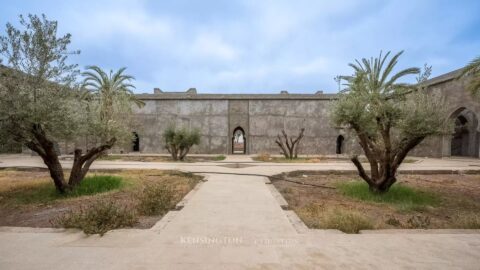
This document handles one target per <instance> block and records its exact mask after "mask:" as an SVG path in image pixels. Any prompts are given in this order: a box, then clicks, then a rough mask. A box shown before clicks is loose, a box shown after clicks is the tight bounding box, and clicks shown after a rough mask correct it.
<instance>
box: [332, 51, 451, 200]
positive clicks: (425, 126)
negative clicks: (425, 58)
mask: <svg viewBox="0 0 480 270" xmlns="http://www.w3.org/2000/svg"><path fill="white" fill-rule="evenodd" d="M401 54H402V52H400V53H397V54H396V55H394V56H393V57H391V58H390V59H389V55H390V53H387V54H386V55H382V53H380V56H379V57H378V58H370V59H365V58H363V59H362V60H361V61H358V60H356V61H355V63H351V64H350V66H351V67H352V68H353V71H354V74H353V75H352V76H343V77H342V79H343V80H345V81H346V89H345V90H343V91H342V92H341V93H340V98H339V100H338V101H337V102H335V104H334V106H333V107H332V113H331V117H332V120H333V122H334V124H335V125H336V126H339V127H345V128H348V129H352V130H353V131H354V132H355V134H356V135H357V138H358V141H359V143H360V146H361V147H362V149H363V150H364V153H365V155H366V157H367V159H368V161H369V164H370V169H371V171H370V175H368V174H367V173H366V172H365V170H364V169H363V166H362V164H361V163H360V162H359V161H358V158H357V157H356V156H355V157H353V158H352V161H353V162H354V164H355V165H356V167H357V169H358V170H359V174H360V176H361V177H362V178H363V179H364V180H365V181H366V182H367V183H368V184H369V185H370V188H371V190H373V191H378V192H385V191H388V189H389V188H390V186H391V185H392V184H393V183H395V181H396V178H395V175H396V171H397V169H398V166H400V164H401V163H402V162H403V160H404V158H405V157H406V155H407V154H408V153H409V151H411V150H412V149H413V148H414V147H415V146H416V145H418V144H419V143H420V142H422V141H423V139H424V138H426V137H427V136H431V135H438V134H444V133H448V132H449V131H450V129H451V125H450V124H449V123H448V121H447V120H446V119H447V111H446V108H447V106H446V104H445V102H444V101H443V99H442V98H440V97H438V96H436V95H432V94H430V95H429V94H428V93H427V89H426V88H425V87H424V85H423V83H424V81H425V80H426V78H427V77H428V75H429V73H430V67H426V71H425V72H424V73H422V74H421V72H420V69H418V68H407V69H404V70H402V71H400V72H397V73H394V72H393V70H394V67H395V65H396V64H397V62H398V58H399V57H400V55H401ZM412 74H420V75H419V76H418V77H417V84H407V83H403V82H398V80H399V79H401V78H403V77H404V76H407V75H412Z"/></svg>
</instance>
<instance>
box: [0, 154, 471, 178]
mask: <svg viewBox="0 0 480 270" xmlns="http://www.w3.org/2000/svg"><path fill="white" fill-rule="evenodd" d="M62 164H63V165H64V166H65V168H70V167H71V165H72V162H71V161H62ZM1 167H42V168H45V167H46V166H45V164H43V162H42V160H41V159H40V158H39V157H34V156H29V155H0V168H1ZM91 168H92V169H159V170H183V171H189V172H211V173H238V174H253V175H255V174H260V175H275V174H278V173H281V172H289V171H297V170H306V171H309V170H314V171H331V170H336V171H338V170H341V171H351V172H356V169H355V167H354V166H353V164H352V163H351V162H349V161H342V160H340V161H330V162H321V163H269V162H254V161H251V159H250V157H249V156H242V155H234V156H227V158H226V160H225V161H220V162H196V163H182V162H170V163H168V162H137V161H95V163H93V165H92V167H91ZM365 168H366V169H368V164H365ZM400 171H424V172H425V171H443V172H452V171H480V159H467V158H458V159H455V158H453V159H450V158H449V159H433V158H425V159H419V160H418V161H417V162H415V163H404V164H402V165H401V166H400Z"/></svg>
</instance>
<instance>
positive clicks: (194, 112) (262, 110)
mask: <svg viewBox="0 0 480 270" xmlns="http://www.w3.org/2000/svg"><path fill="white" fill-rule="evenodd" d="M458 72H459V71H458V70H457V71H453V72H450V73H447V74H444V75H442V76H439V77H436V78H433V79H430V80H429V81H428V82H427V84H428V91H429V92H430V93H431V94H432V95H441V96H443V97H445V99H446V100H447V102H448V106H449V110H450V111H451V113H450V118H451V119H453V120H454V122H455V133H454V134H452V135H446V136H441V137H432V138H428V139H427V140H425V141H424V142H423V143H422V144H421V145H419V146H418V147H417V148H416V149H415V150H414V151H413V152H412V155H416V156H429V157H448V156H470V157H478V155H479V141H480V140H479V127H478V118H477V115H478V114H479V113H480V104H479V102H478V101H474V100H473V99H472V97H471V95H470V93H468V92H467V91H466V85H467V83H468V81H467V80H465V79H462V80H457V79H456V76H457V74H458ZM138 97H139V98H140V99H142V100H143V101H144V102H145V103H146V106H145V107H143V108H141V109H135V112H136V117H137V119H138V123H140V127H139V129H138V130H136V131H135V134H136V136H137V140H136V142H135V143H134V146H133V147H132V149H131V150H138V151H139V152H142V153H165V149H164V146H163V145H164V141H163V138H162V133H163V131H164V130H165V128H167V127H168V126H169V125H176V126H181V127H186V128H191V129H198V130H199V131H200V133H201V135H202V139H201V143H200V145H199V146H196V147H194V148H193V149H192V152H193V153H205V154H232V153H245V154H257V153H263V152H265V153H271V154H278V153H279V148H278V146H277V145H276V144H275V138H276V136H277V135H278V134H279V133H280V132H281V131H282V130H283V129H284V130H285V131H286V132H287V133H288V134H289V135H297V134H298V132H299V130H300V128H305V137H304V139H303V140H302V142H301V146H300V147H301V148H300V149H301V150H300V153H302V154H321V155H331V154H343V153H353V152H359V151H360V149H359V146H358V143H356V142H355V138H354V136H353V134H348V133H346V132H345V131H344V130H342V129H339V128H336V127H333V126H332V124H331V122H330V119H329V115H328V113H329V106H330V104H331V103H332V101H333V100H335V99H336V98H337V95H336V94H324V93H322V92H317V93H315V94H289V93H288V92H286V91H282V92H281V93H280V94H199V93H197V91H196V90H195V89H194V88H191V89H189V90H188V91H186V92H163V91H161V90H160V89H158V88H157V89H155V90H154V93H153V94H140V95H138Z"/></svg>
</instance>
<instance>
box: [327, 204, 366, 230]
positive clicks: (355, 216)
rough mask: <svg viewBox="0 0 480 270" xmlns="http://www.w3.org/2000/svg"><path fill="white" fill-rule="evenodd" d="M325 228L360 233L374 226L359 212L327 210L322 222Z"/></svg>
mask: <svg viewBox="0 0 480 270" xmlns="http://www.w3.org/2000/svg"><path fill="white" fill-rule="evenodd" d="M320 226H321V227H322V228H323V229H337V230H340V231H342V232H345V233H358V232H359V231H360V230H371V229H373V228H374V226H373V224H372V222H371V221H370V220H368V219H367V218H365V217H364V216H363V215H361V214H360V213H358V212H354V211H345V210H338V209H336V210H334V211H330V212H327V213H326V214H325V216H324V218H323V220H322V222H321V223H320Z"/></svg>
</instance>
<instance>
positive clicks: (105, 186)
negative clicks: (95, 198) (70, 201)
mask: <svg viewBox="0 0 480 270" xmlns="http://www.w3.org/2000/svg"><path fill="white" fill-rule="evenodd" d="M123 185H124V181H123V178H122V177H120V176H114V175H93V176H87V177H85V179H83V180H82V182H81V183H80V185H79V186H78V187H76V188H75V189H74V190H72V191H70V192H68V193H67V194H65V195H66V196H70V197H77V196H85V195H93V194H97V193H103V192H107V191H111V190H116V189H120V188H121V187H122V186H123Z"/></svg>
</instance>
